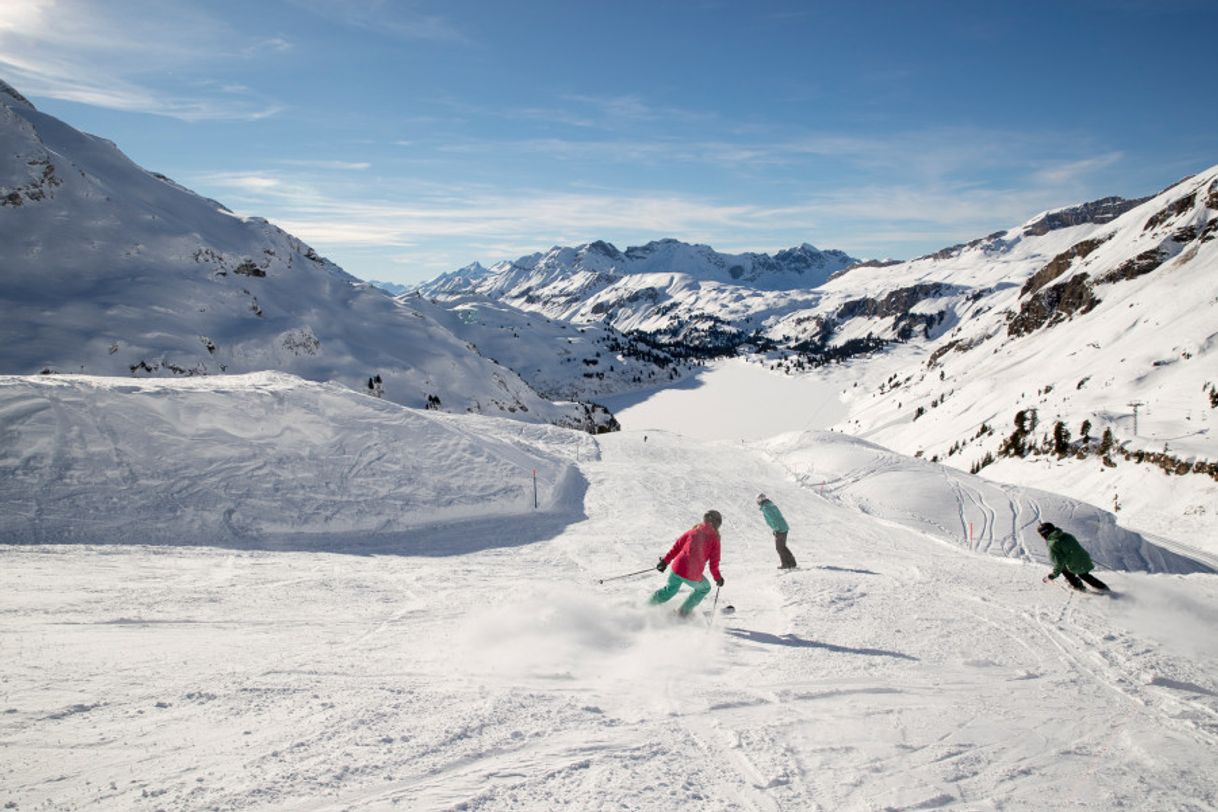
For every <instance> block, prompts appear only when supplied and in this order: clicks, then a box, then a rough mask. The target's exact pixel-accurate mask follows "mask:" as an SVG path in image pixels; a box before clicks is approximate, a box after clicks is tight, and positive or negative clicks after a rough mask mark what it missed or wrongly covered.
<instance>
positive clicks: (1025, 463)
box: [826, 167, 1218, 536]
mask: <svg viewBox="0 0 1218 812" xmlns="http://www.w3.org/2000/svg"><path fill="white" fill-rule="evenodd" d="M1034 226H1035V221H1034V222H1033V223H1031V224H1029V225H1028V226H1026V227H1023V228H1021V229H1014V230H1012V231H1011V232H1008V233H1007V234H1006V235H1003V236H1002V237H998V238H995V239H994V240H991V241H988V242H987V243H986V244H983V245H978V246H974V247H973V248H969V249H966V250H964V251H961V252H959V253H958V254H957V255H956V256H953V257H951V258H948V259H945V260H932V259H927V260H919V261H915V262H912V263H907V264H905V265H902V266H898V267H894V268H888V269H884V272H883V276H882V275H881V274H880V273H879V272H875V271H871V270H869V269H866V270H864V269H859V270H856V271H852V272H851V273H850V274H847V275H846V276H844V277H842V278H840V279H838V280H834V281H833V282H830V283H829V284H828V285H827V286H826V288H827V289H829V290H830V291H832V290H834V289H837V292H838V295H847V294H846V291H847V290H848V291H849V295H856V292H857V291H858V290H859V289H867V288H871V289H873V290H876V291H880V290H883V289H884V288H885V287H887V286H891V285H892V280H891V279H890V278H888V277H890V276H891V275H894V274H895V275H897V277H898V278H899V279H900V280H901V284H903V285H909V284H911V283H914V282H915V281H918V280H924V281H925V282H927V283H932V280H933V284H934V285H935V286H936V287H937V289H938V290H939V291H941V292H940V293H939V294H938V295H935V296H933V297H931V298H929V299H927V300H924V301H923V302H922V303H920V307H921V308H922V309H921V310H920V311H919V312H921V313H922V314H923V315H925V316H926V317H927V318H928V319H929V320H930V321H931V322H933V323H934V325H935V326H934V327H933V328H932V329H931V330H930V331H929V337H928V339H926V340H924V341H920V342H915V343H911V344H909V345H907V346H905V347H904V348H902V349H900V350H898V351H896V352H895V353H893V354H891V355H890V356H889V357H880V358H875V359H873V360H871V361H869V362H867V363H863V364H860V365H858V366H857V367H856V368H854V369H852V370H850V371H849V372H847V373H844V374H842V375H841V381H842V382H843V384H844V385H843V389H844V397H845V398H846V399H847V403H848V408H849V409H850V412H851V414H850V417H849V418H848V419H847V420H846V421H843V423H842V424H841V426H840V427H841V428H843V429H844V430H846V431H849V432H851V433H855V434H859V435H861V436H865V437H867V438H869V439H871V440H874V441H876V442H878V443H880V444H881V445H884V446H886V447H889V448H893V449H895V450H898V451H901V452H903V453H906V454H914V453H920V454H922V455H924V456H926V457H928V458H933V459H939V460H943V461H945V462H948V463H949V464H953V465H956V466H958V467H961V468H966V469H972V470H976V469H977V468H978V467H982V469H983V471H984V473H985V474H986V475H988V476H994V477H999V478H1001V479H1004V480H1006V481H1010V482H1018V483H1023V484H1038V483H1039V484H1043V485H1044V486H1047V487H1050V488H1053V489H1055V490H1062V491H1063V492H1066V493H1070V494H1071V495H1073V496H1075V497H1077V498H1081V499H1086V500H1088V501H1091V502H1093V503H1096V504H1101V505H1105V506H1108V507H1112V508H1114V509H1116V510H1119V511H1122V516H1123V518H1124V520H1126V521H1131V522H1133V526H1136V527H1138V528H1139V529H1142V530H1144V531H1146V530H1149V531H1153V532H1156V533H1161V534H1163V535H1176V536H1187V535H1189V534H1190V530H1189V525H1190V524H1196V529H1198V530H1199V529H1200V528H1201V527H1203V526H1204V525H1205V523H1207V522H1208V521H1209V519H1210V518H1212V517H1209V516H1207V514H1210V513H1212V511H1213V510H1214V508H1213V506H1214V505H1215V504H1218V435H1216V434H1215V429H1216V428H1218V422H1216V421H1218V354H1216V351H1218V326H1216V325H1218V239H1215V237H1218V167H1215V168H1214V169H1211V170H1208V171H1207V172H1204V173H1201V174H1199V175H1197V176H1195V177H1193V178H1189V179H1186V180H1185V181H1183V182H1181V183H1178V184H1176V185H1174V186H1172V187H1170V188H1169V189H1167V190H1165V191H1164V192H1163V193H1162V194H1160V195H1157V196H1156V197H1154V198H1152V199H1150V200H1148V201H1146V202H1143V203H1141V204H1140V205H1138V206H1137V207H1135V208H1133V209H1130V210H1128V211H1126V212H1124V213H1123V214H1121V215H1120V216H1118V217H1116V218H1115V219H1112V220H1110V221H1109V222H1106V223H1087V224H1082V225H1071V226H1067V227H1065V228H1061V229H1059V230H1056V231H1051V232H1048V233H1046V234H1044V235H1037V234H1034V233H1033V234H1031V236H1029V232H1033V231H1035V229H1034V228H1033V227H1034ZM845 329H850V330H853V331H854V334H855V335H858V334H861V333H863V332H864V331H865V330H869V329H870V327H868V326H866V325H863V324H859V325H857V326H847V327H846V328H845ZM1017 424H1018V425H1017ZM1059 424H1060V425H1059ZM1020 425H1021V426H1022V427H1023V430H1022V431H1020V430H1019V428H1018V426H1020ZM1106 432H1108V433H1109V434H1108V437H1107V439H1105V433H1106ZM1166 491H1173V492H1174V495H1173V498H1171V499H1167V500H1165V499H1163V498H1162V497H1163V496H1164V493H1165V492H1166ZM1202 520H1203V521H1202Z"/></svg>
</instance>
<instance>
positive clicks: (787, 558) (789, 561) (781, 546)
mask: <svg viewBox="0 0 1218 812" xmlns="http://www.w3.org/2000/svg"><path fill="white" fill-rule="evenodd" d="M774 549H776V550H778V560H779V562H781V566H782V568H783V569H790V568H792V567H796V566H798V565H797V564H796V563H795V556H793V555H791V551H790V550H788V549H787V532H786V531H785V530H775V531H774Z"/></svg>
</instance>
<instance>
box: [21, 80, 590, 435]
mask: <svg viewBox="0 0 1218 812" xmlns="http://www.w3.org/2000/svg"><path fill="white" fill-rule="evenodd" d="M0 233H2V234H3V235H4V239H3V240H0V308H2V309H3V312H4V319H3V321H2V323H0V371H2V372H9V373H22V374H29V373H36V372H40V371H50V372H60V373H88V374H92V375H121V376H126V377H130V376H133V375H134V376H145V375H153V376H168V375H177V376H191V375H203V374H208V375H210V374H217V373H224V372H227V373H239V372H250V371H260V370H268V369H273V370H281V371H285V372H290V373H293V374H296V375H300V376H302V377H304V378H308V379H311V380H318V381H329V380H333V381H338V382H341V383H344V384H346V385H348V386H351V387H353V388H356V389H360V390H363V389H365V388H366V384H367V382H368V380H369V379H370V378H373V377H375V376H380V378H381V381H382V383H383V391H384V397H386V398H388V399H389V400H392V401H395V402H397V403H401V404H405V405H409V406H423V405H425V404H428V403H430V404H432V405H433V406H436V405H437V404H438V406H439V408H441V409H443V410H447V411H455V412H460V411H467V410H469V411H476V412H486V413H493V414H505V415H509V414H510V415H512V416H514V417H517V418H519V419H523V420H528V421H548V422H554V423H563V424H567V425H580V426H584V427H587V428H592V427H593V426H594V425H597V424H598V423H599V424H601V425H603V424H605V423H606V422H607V416H605V415H603V414H602V415H592V413H591V412H590V411H589V409H587V408H586V407H583V406H581V405H578V404H561V405H556V404H553V403H550V402H548V401H546V400H544V399H543V398H541V397H539V396H538V395H537V394H536V393H535V392H534V391H533V390H532V389H530V387H529V386H527V385H526V384H525V383H524V382H523V381H521V380H520V379H519V377H518V376H516V375H515V374H514V373H513V372H511V371H509V370H506V369H504V368H502V367H499V366H497V365H495V364H494V363H493V362H491V361H489V360H487V359H485V358H482V357H480V356H479V355H477V354H476V353H474V352H471V351H470V349H469V348H468V346H467V345H466V343H465V342H463V341H461V340H460V339H458V338H457V337H455V336H453V335H452V334H451V333H450V332H448V331H447V330H445V329H444V328H443V327H441V326H440V325H439V324H437V323H436V322H435V321H434V320H432V319H430V318H428V317H426V316H424V315H423V314H421V313H419V312H418V311H416V310H413V309H411V308H410V307H409V305H408V304H406V303H404V302H400V301H395V300H394V299H393V298H392V297H391V296H389V295H388V294H386V293H384V292H382V291H379V290H376V289H374V288H372V287H370V286H368V285H366V284H363V283H360V282H359V281H358V280H356V279H354V278H353V277H351V276H349V275H348V274H346V273H344V272H343V271H342V270H341V269H340V268H338V267H337V266H336V265H334V264H333V263H331V262H328V261H326V260H324V259H322V258H321V257H319V256H318V255H317V254H316V253H315V252H314V251H313V250H312V249H311V248H309V247H308V246H306V245H305V244H303V243H301V242H300V241H299V240H297V239H295V238H294V237H292V236H291V235H290V234H287V233H285V232H283V231H282V230H280V229H278V228H276V227H275V226H273V225H271V224H270V223H267V222H266V221H265V220H261V219H259V218H241V217H237V216H235V215H233V214H232V213H231V212H229V211H228V210H226V209H225V208H224V207H223V206H221V205H220V204H218V203H216V202H215V201H211V200H206V199H204V198H202V197H199V196H198V195H196V194H194V193H192V192H190V191H189V190H187V189H184V188H182V187H181V186H178V185H177V184H175V183H173V182H172V181H170V180H169V179H167V178H165V177H163V176H160V175H156V174H154V173H150V172H147V171H145V170H143V169H141V168H140V167H139V166H137V165H135V164H134V163H132V162H131V161H130V160H129V159H128V158H127V157H126V156H124V155H123V154H122V153H121V152H120V151H119V150H118V149H117V148H116V147H115V145H114V144H112V143H110V142H108V141H105V140H103V139H100V138H96V137H94V136H91V135H86V134H84V133H81V132H79V131H77V130H75V129H73V128H72V127H70V126H68V125H67V124H65V123H63V122H62V121H59V120H57V119H55V118H53V117H51V116H48V115H45V114H42V113H40V112H39V111H38V110H36V109H34V108H33V106H31V105H30V104H29V103H28V102H27V101H25V100H24V99H21V98H20V97H19V96H18V94H16V92H15V91H13V90H12V89H11V88H9V87H8V86H7V85H2V84H0Z"/></svg>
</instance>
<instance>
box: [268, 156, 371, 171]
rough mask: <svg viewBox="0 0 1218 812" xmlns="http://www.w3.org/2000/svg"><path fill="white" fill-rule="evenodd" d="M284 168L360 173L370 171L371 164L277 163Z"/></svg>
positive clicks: (362, 162) (312, 161) (290, 161)
mask: <svg viewBox="0 0 1218 812" xmlns="http://www.w3.org/2000/svg"><path fill="white" fill-rule="evenodd" d="M279 163H281V164H283V165H285V166H299V167H306V168H310V169H326V170H333V171H335V172H362V171H364V170H365V169H371V168H372V164H370V163H368V162H367V161H322V160H292V159H287V158H285V159H284V160H281V161H279Z"/></svg>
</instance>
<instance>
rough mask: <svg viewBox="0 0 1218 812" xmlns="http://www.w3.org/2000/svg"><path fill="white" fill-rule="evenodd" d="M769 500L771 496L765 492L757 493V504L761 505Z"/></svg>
mask: <svg viewBox="0 0 1218 812" xmlns="http://www.w3.org/2000/svg"><path fill="white" fill-rule="evenodd" d="M769 500H770V497H768V496H766V495H765V494H764V493H759V494H757V504H759V505H760V504H761V503H762V502H768V501H769Z"/></svg>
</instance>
